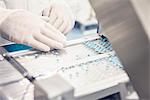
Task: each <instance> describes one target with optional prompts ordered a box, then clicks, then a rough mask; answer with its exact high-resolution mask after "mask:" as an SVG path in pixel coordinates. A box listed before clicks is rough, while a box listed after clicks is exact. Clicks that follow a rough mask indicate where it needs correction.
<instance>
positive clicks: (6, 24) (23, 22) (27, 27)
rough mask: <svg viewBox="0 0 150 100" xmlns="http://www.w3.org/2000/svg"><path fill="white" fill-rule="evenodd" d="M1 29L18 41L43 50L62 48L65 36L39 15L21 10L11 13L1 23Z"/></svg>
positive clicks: (10, 38)
mask: <svg viewBox="0 0 150 100" xmlns="http://www.w3.org/2000/svg"><path fill="white" fill-rule="evenodd" d="M0 31H1V32H2V33H4V34H5V35H6V36H8V37H9V40H11V41H13V42H16V43H23V44H26V45H29V46H32V47H34V48H36V49H40V50H42V51H49V50H50V48H57V49H62V48H63V45H64V44H65V42H66V38H65V36H64V35H63V34H62V33H61V32H59V31H58V30H57V29H56V28H54V27H53V26H52V25H50V24H49V23H47V22H45V21H44V20H42V19H41V18H40V17H39V16H37V15H34V14H32V13H30V12H27V11H24V10H21V11H18V12H15V13H12V14H10V15H9V16H8V17H7V18H6V19H5V20H4V21H3V22H2V23H1V25H0Z"/></svg>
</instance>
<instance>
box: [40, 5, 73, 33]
mask: <svg viewBox="0 0 150 100" xmlns="http://www.w3.org/2000/svg"><path fill="white" fill-rule="evenodd" d="M42 15H43V16H47V17H49V23H50V24H51V25H53V26H54V27H55V28H57V29H58V30H59V31H60V32H62V33H64V34H66V33H68V32H69V31H70V30H71V29H72V28H73V26H74V23H75V20H74V17H73V14H72V12H71V10H70V8H69V6H68V5H67V4H65V2H63V3H62V2H61V3H60V2H53V3H51V4H50V5H49V7H47V8H45V9H44V10H43V12H42Z"/></svg>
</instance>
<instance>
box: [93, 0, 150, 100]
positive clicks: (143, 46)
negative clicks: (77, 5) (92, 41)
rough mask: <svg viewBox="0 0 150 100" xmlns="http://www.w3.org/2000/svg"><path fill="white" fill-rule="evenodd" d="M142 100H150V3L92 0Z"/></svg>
mask: <svg viewBox="0 0 150 100" xmlns="http://www.w3.org/2000/svg"><path fill="white" fill-rule="evenodd" d="M91 3H92V5H93V7H94V9H95V11H96V15H97V18H98V20H99V21H100V23H101V25H102V34H105V35H106V36H107V37H108V38H109V40H110V42H111V43H112V46H113V48H114V49H115V51H116V53H117V54H118V56H119V58H120V60H121V61H122V63H123V65H124V67H125V70H126V71H127V73H128V75H129V77H130V79H131V81H132V84H133V86H134V88H135V90H136V91H137V92H138V94H139V96H140V97H141V98H140V100H150V97H149V95H150V91H149V90H150V83H149V81H150V74H149V73H150V65H149V62H150V59H149V55H150V45H149V43H150V0H91Z"/></svg>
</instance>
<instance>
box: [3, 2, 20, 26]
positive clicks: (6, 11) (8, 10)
mask: <svg viewBox="0 0 150 100" xmlns="http://www.w3.org/2000/svg"><path fill="white" fill-rule="evenodd" d="M16 11H17V10H10V9H7V8H6V5H5V2H4V0H0V25H1V23H2V22H3V21H4V20H5V18H7V17H8V16H9V14H11V13H13V12H16Z"/></svg>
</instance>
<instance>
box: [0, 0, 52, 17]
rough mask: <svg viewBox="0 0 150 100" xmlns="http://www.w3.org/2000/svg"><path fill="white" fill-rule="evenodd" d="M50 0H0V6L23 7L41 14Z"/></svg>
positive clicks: (9, 7)
mask: <svg viewBox="0 0 150 100" xmlns="http://www.w3.org/2000/svg"><path fill="white" fill-rule="evenodd" d="M50 1H52V0H0V6H1V7H3V8H7V9H25V10H28V11H30V12H32V13H35V14H41V11H42V10H43V9H44V8H46V7H47V6H48V5H49V3H50Z"/></svg>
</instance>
